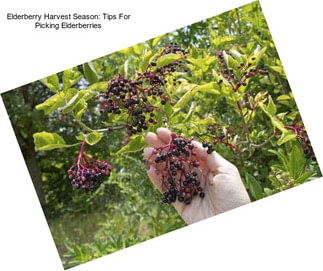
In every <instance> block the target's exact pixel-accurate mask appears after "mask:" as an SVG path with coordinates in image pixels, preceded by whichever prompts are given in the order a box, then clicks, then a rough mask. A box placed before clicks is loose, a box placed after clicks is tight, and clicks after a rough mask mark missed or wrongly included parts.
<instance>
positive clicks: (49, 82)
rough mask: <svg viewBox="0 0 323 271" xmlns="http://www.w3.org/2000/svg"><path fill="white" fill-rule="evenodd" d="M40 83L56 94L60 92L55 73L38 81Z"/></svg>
mask: <svg viewBox="0 0 323 271" xmlns="http://www.w3.org/2000/svg"><path fill="white" fill-rule="evenodd" d="M40 82H41V83H42V84H44V85H45V86H46V87H48V88H49V89H50V90H52V91H54V92H56V93H58V92H59V91H60V88H59V81H58V76H57V74H56V73H55V74H53V75H51V76H48V77H46V78H43V79H40Z"/></svg>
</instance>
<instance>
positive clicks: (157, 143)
mask: <svg viewBox="0 0 323 271" xmlns="http://www.w3.org/2000/svg"><path fill="white" fill-rule="evenodd" d="M145 139H146V142H147V143H148V144H149V145H150V146H152V147H153V148H158V147H161V146H163V145H164V144H165V143H163V141H162V140H160V139H159V138H158V136H157V135H156V134H155V133H152V132H148V133H147V134H146V138H145Z"/></svg>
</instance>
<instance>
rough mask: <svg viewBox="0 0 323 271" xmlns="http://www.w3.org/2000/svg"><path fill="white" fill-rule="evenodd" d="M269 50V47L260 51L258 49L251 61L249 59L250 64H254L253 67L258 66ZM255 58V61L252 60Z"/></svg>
mask: <svg viewBox="0 0 323 271" xmlns="http://www.w3.org/2000/svg"><path fill="white" fill-rule="evenodd" d="M266 50H267V47H264V48H262V49H261V50H259V51H258V48H257V49H256V50H255V52H254V55H253V56H251V57H250V58H249V59H248V62H249V63H252V64H253V65H252V66H256V65H257V64H258V62H259V60H260V59H261V58H262V56H263V55H264V53H265V52H266ZM253 57H254V58H255V60H252V58H253Z"/></svg>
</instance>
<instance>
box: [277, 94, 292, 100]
mask: <svg viewBox="0 0 323 271" xmlns="http://www.w3.org/2000/svg"><path fill="white" fill-rule="evenodd" d="M290 99H291V97H290V96H289V95H286V94H283V95H280V96H278V97H277V99H276V100H277V101H286V100H290Z"/></svg>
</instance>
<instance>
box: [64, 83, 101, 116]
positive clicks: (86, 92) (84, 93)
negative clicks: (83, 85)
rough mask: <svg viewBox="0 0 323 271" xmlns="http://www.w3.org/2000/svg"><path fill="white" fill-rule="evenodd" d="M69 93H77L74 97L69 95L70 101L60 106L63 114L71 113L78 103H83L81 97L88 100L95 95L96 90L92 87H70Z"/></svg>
mask: <svg viewBox="0 0 323 271" xmlns="http://www.w3.org/2000/svg"><path fill="white" fill-rule="evenodd" d="M72 90H74V92H71V91H72ZM67 93H70V95H72V94H74V93H75V94H74V96H73V97H72V98H69V97H68V98H67V99H66V100H68V102H67V103H66V104H65V105H64V106H63V107H62V108H60V109H61V110H62V114H67V113H70V112H71V111H72V110H74V108H75V107H76V106H77V104H78V103H80V102H81V103H83V101H81V99H82V100H84V101H87V100H89V99H91V98H92V97H93V96H94V95H95V92H94V91H92V90H90V89H82V90H80V91H78V90H77V89H68V90H67Z"/></svg>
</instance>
